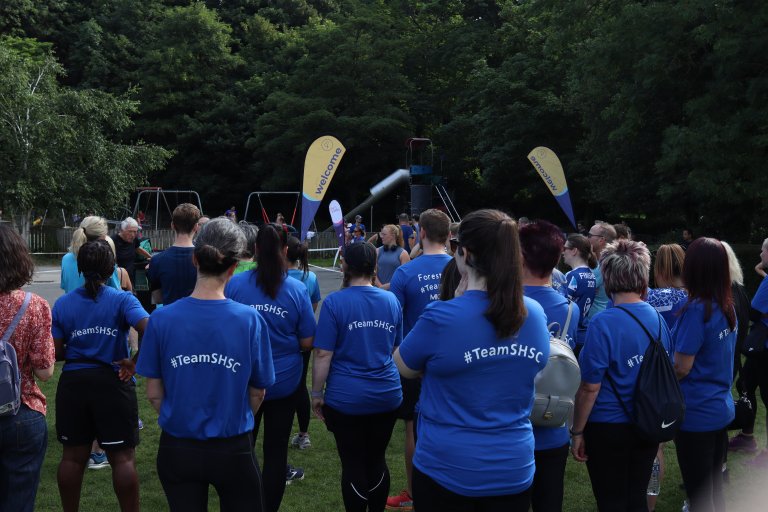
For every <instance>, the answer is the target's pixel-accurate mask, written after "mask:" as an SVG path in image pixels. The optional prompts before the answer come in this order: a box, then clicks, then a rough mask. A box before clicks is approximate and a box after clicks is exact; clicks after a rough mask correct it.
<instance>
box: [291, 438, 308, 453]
mask: <svg viewBox="0 0 768 512" xmlns="http://www.w3.org/2000/svg"><path fill="white" fill-rule="evenodd" d="M291 446H293V447H294V448H298V449H299V450H306V449H307V448H311V447H312V441H310V440H309V434H294V435H293V437H292V438H291Z"/></svg>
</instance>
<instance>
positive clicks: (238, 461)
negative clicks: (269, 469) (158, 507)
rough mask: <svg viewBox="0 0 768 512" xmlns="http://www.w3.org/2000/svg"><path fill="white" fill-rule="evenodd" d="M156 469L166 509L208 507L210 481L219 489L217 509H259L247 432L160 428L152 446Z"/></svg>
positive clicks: (183, 511) (197, 511)
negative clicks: (212, 435) (219, 434)
mask: <svg viewBox="0 0 768 512" xmlns="http://www.w3.org/2000/svg"><path fill="white" fill-rule="evenodd" d="M157 474H158V476H159V477H160V483H161V484H162V485H163V491H165V497H166V499H167V500H168V506H169V507H170V510H171V512H177V511H178V512H205V511H207V510H208V486H209V485H213V487H214V488H215V489H216V492H217V493H218V494H219V501H220V503H221V510H222V511H227V512H239V511H243V512H245V511H248V512H253V511H256V512H260V511H262V510H263V509H264V508H263V500H262V496H263V491H262V486H261V475H260V474H259V465H258V463H257V461H256V455H255V454H254V452H253V443H252V441H251V435H250V433H248V434H243V435H240V436H236V437H230V438H226V439H208V440H206V441H201V440H198V439H180V438H178V437H173V436H171V435H170V434H167V433H165V432H163V433H162V434H161V435H160V446H159V448H158V450H157Z"/></svg>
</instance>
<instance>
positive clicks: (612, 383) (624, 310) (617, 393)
mask: <svg viewBox="0 0 768 512" xmlns="http://www.w3.org/2000/svg"><path fill="white" fill-rule="evenodd" d="M615 307H616V309H620V310H622V311H623V312H625V313H626V314H628V315H629V316H631V317H632V318H633V319H634V320H635V322H637V323H638V324H640V327H642V328H643V331H645V334H646V335H648V339H649V340H650V342H651V343H660V342H661V322H662V318H661V315H660V314H659V312H658V311H656V316H658V317H659V337H658V338H656V339H654V338H653V336H651V333H650V332H649V331H648V329H646V327H645V325H643V322H641V321H640V319H638V318H637V317H636V316H635V315H633V314H632V313H631V312H630V311H629V310H628V309H625V308H623V307H621V306H615ZM605 378H607V379H608V383H609V384H610V385H611V389H613V393H614V394H615V395H616V398H617V399H618V401H619V403H620V404H621V408H622V409H624V414H626V415H627V418H629V420H630V421H632V415H631V414H629V409H628V408H627V404H625V403H624V400H622V398H621V395H620V394H619V390H618V389H616V383H615V382H614V380H613V377H611V375H610V374H609V373H608V370H606V371H605Z"/></svg>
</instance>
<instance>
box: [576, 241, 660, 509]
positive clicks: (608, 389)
mask: <svg viewBox="0 0 768 512" xmlns="http://www.w3.org/2000/svg"><path fill="white" fill-rule="evenodd" d="M650 267H651V255H650V253H649V252H648V249H647V248H646V247H645V245H644V244H643V243H640V242H633V241H630V240H619V241H616V242H614V243H612V244H610V245H608V246H607V247H606V248H605V249H604V250H603V253H602V256H601V258H600V269H601V270H602V272H603V280H604V283H605V291H606V293H607V294H608V297H610V298H611V299H612V300H613V303H614V305H615V307H613V308H610V309H606V310H605V311H603V312H601V313H599V314H597V315H595V317H594V318H593V319H592V321H591V322H590V324H589V329H588V331H587V338H586V340H585V342H584V348H583V349H582V351H581V354H579V366H581V385H580V386H579V390H578V392H577V393H576V405H575V407H574V417H573V426H572V427H571V453H572V454H573V456H574V458H575V459H576V460H577V461H578V462H586V463H587V470H588V471H589V479H590V481H591V482H592V492H593V494H594V495H595V499H596V501H597V508H598V509H599V510H600V511H610V512H615V511H639V510H647V504H646V490H647V487H648V479H649V477H650V476H651V468H652V466H653V459H654V457H655V455H656V451H657V450H658V447H659V443H653V442H648V441H646V440H645V439H643V438H641V437H640V435H639V434H638V433H637V431H636V430H635V427H634V425H633V424H632V420H631V418H629V417H628V416H627V413H626V412H625V407H626V409H628V410H632V408H633V398H634V390H635V383H636V382H637V378H638V374H639V370H640V362H641V361H642V358H643V355H644V354H645V351H646V349H647V348H648V344H649V343H650V340H649V339H648V335H647V334H646V333H645V331H644V330H643V326H644V327H645V329H647V330H648V332H650V333H653V335H654V336H656V335H657V333H658V334H659V335H660V339H661V343H662V344H663V345H664V348H665V349H666V350H667V351H669V345H670V336H669V329H668V328H667V323H666V322H665V321H664V319H662V318H661V315H659V313H658V312H656V310H654V309H653V308H652V307H651V306H650V305H649V304H648V303H647V302H645V301H643V297H644V296H645V294H646V291H647V290H648V276H649V274H650ZM632 316H634V317H635V318H632ZM641 324H642V325H641Z"/></svg>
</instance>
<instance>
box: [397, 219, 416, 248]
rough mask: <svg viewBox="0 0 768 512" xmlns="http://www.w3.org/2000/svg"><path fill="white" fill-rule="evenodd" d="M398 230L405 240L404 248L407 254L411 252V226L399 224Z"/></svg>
mask: <svg viewBox="0 0 768 512" xmlns="http://www.w3.org/2000/svg"><path fill="white" fill-rule="evenodd" d="M399 227H400V231H402V232H403V240H404V241H405V246H404V248H405V250H406V251H408V254H410V253H411V249H412V247H411V236H412V235H413V228H412V227H411V226H410V225H408V224H400V226H399Z"/></svg>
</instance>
